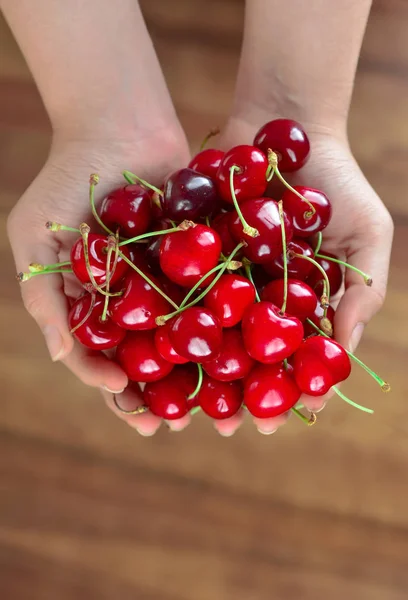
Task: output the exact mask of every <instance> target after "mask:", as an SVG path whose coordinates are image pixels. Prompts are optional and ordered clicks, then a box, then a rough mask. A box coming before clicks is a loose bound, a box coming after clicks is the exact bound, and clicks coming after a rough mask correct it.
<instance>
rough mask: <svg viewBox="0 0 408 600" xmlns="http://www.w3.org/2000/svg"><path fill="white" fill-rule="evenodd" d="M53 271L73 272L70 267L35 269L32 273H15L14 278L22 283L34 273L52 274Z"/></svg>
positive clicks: (33, 275) (34, 274)
mask: <svg viewBox="0 0 408 600" xmlns="http://www.w3.org/2000/svg"><path fill="white" fill-rule="evenodd" d="M55 273H59V274H61V273H73V270H72V269H49V270H44V271H36V272H34V273H23V272H21V273H17V275H16V279H17V281H18V282H19V283H24V282H25V281H28V280H29V279H31V278H32V277H35V276H36V275H54V274H55Z"/></svg>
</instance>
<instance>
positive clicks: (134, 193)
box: [99, 183, 152, 238]
mask: <svg viewBox="0 0 408 600" xmlns="http://www.w3.org/2000/svg"><path fill="white" fill-rule="evenodd" d="M99 216H100V218H101V220H102V222H103V223H105V225H106V226H107V227H109V229H110V230H111V231H113V232H116V230H117V228H118V227H119V229H120V231H119V233H120V234H121V235H122V236H125V237H128V238H132V237H136V236H137V235H140V234H142V233H145V232H146V231H147V230H148V229H149V225H150V222H151V220H152V205H151V199H150V193H149V192H148V191H147V190H146V189H145V188H144V187H142V186H141V185H138V184H137V183H136V184H134V185H125V186H124V187H121V188H118V189H117V190H114V191H113V192H111V193H110V194H109V195H108V196H106V198H105V199H104V200H103V201H102V204H101V208H100V212H99Z"/></svg>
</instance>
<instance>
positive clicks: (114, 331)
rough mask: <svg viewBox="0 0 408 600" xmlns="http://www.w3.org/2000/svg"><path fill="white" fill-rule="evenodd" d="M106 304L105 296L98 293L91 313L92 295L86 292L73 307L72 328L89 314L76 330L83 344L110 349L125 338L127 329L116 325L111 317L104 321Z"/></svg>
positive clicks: (70, 316) (77, 336)
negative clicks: (102, 318)
mask: <svg viewBox="0 0 408 600" xmlns="http://www.w3.org/2000/svg"><path fill="white" fill-rule="evenodd" d="M104 304H105V298H104V296H102V295H100V294H97V295H96V297H95V303H94V306H93V308H92V311H91V313H90V314H89V311H90V309H91V305H92V295H91V294H88V293H86V294H84V295H83V296H81V297H80V298H78V300H76V302H74V304H73V305H72V307H71V310H70V312H69V316H68V322H69V326H70V329H73V328H74V327H76V326H77V325H78V324H79V323H81V322H82V321H83V320H84V319H85V317H86V315H88V314H89V316H88V318H87V319H86V321H85V322H84V323H83V324H82V325H81V326H80V327H78V329H77V330H76V331H74V333H73V335H74V337H75V338H76V339H77V340H78V341H79V342H81V344H82V345H83V346H86V347H87V348H91V349H92V350H109V349H110V348H114V347H115V346H117V345H118V344H120V342H121V341H122V340H123V338H124V337H125V335H126V331H125V330H124V329H122V328H121V327H119V326H118V325H116V323H114V322H113V321H112V319H110V318H109V317H108V318H107V319H106V321H102V320H101V317H102V313H103V308H104Z"/></svg>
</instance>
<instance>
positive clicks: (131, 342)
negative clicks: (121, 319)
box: [116, 331, 174, 382]
mask: <svg viewBox="0 0 408 600" xmlns="http://www.w3.org/2000/svg"><path fill="white" fill-rule="evenodd" d="M116 360H117V362H118V363H119V364H120V366H121V367H122V369H123V370H124V371H125V373H126V375H127V376H128V377H129V379H131V380H132V381H139V382H148V381H158V380H159V379H163V377H166V375H168V374H169V373H170V371H171V370H172V369H173V367H174V364H173V363H170V362H168V361H167V360H165V359H164V358H163V357H162V356H160V354H159V352H158V350H157V348H156V346H155V344H154V331H129V332H128V333H127V335H126V337H125V339H124V340H123V341H122V342H121V343H120V344H119V346H118V347H117V350H116Z"/></svg>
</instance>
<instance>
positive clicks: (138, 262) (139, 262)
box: [121, 244, 150, 275]
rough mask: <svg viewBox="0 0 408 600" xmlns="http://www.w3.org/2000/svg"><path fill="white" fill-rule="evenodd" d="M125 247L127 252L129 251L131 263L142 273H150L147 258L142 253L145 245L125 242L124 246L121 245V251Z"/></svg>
mask: <svg viewBox="0 0 408 600" xmlns="http://www.w3.org/2000/svg"><path fill="white" fill-rule="evenodd" d="M125 248H126V250H127V252H129V258H130V260H131V261H132V263H133V264H134V265H135V266H136V267H137V268H138V269H140V270H141V271H143V273H146V275H148V274H149V273H150V268H149V264H148V262H147V258H146V256H145V253H144V249H145V245H144V244H126V246H122V247H121V251H122V252H123V250H124V249H125Z"/></svg>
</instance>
